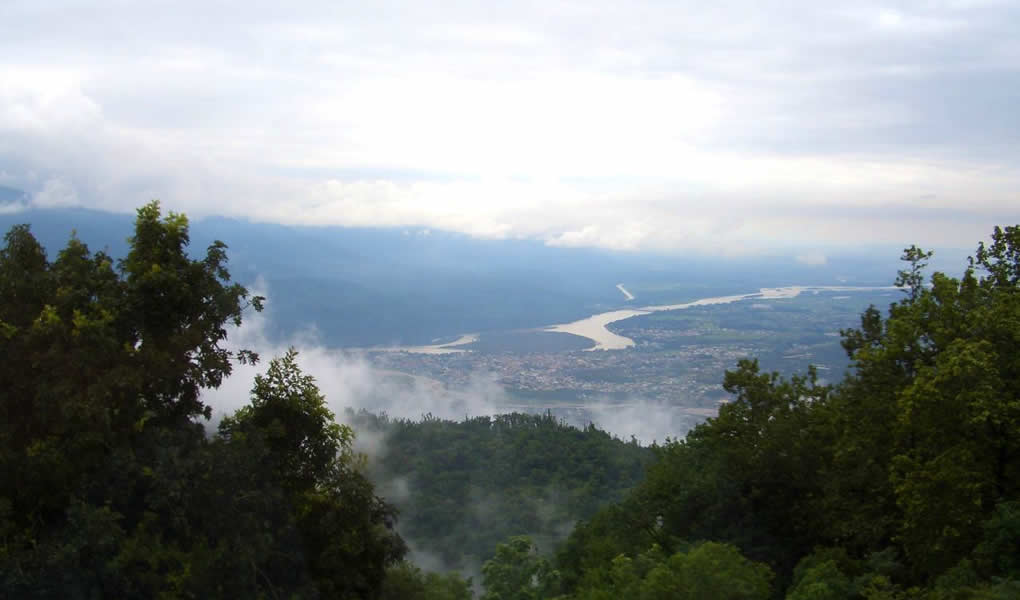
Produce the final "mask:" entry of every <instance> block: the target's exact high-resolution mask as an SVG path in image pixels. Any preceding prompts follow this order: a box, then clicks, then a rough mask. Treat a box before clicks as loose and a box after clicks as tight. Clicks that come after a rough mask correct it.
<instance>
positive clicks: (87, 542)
mask: <svg viewBox="0 0 1020 600" xmlns="http://www.w3.org/2000/svg"><path fill="white" fill-rule="evenodd" d="M5 241H6V245H5V247H4V248H2V249H0V275H2V278H0V351H2V352H3V355H4V357H5V360H4V361H3V362H2V363H0V472H2V473H3V477H2V478H0V589H3V590H4V592H5V593H6V594H8V595H10V596H12V597H29V596H31V597H55V598H87V597H100V596H110V597H123V598H153V597H210V598H215V597H222V598H237V597H293V598H318V597H332V598H364V597H375V596H377V595H378V593H379V590H380V586H381V582H382V579H383V577H384V574H385V570H386V568H387V566H388V565H390V564H392V563H393V562H395V561H396V560H399V558H400V557H401V556H402V555H403V553H404V551H405V550H404V545H403V542H402V541H401V540H400V538H399V536H397V535H396V534H395V533H394V531H393V521H394V511H393V509H391V508H390V507H389V506H388V505H387V504H385V503H384V502H383V501H382V500H381V499H379V498H378V497H377V496H376V495H375V493H374V489H373V488H372V485H371V483H370V482H369V481H368V480H367V479H366V478H365V477H364V475H363V474H362V473H361V472H360V471H359V470H358V462H357V460H356V457H355V455H354V453H353V452H352V450H351V446H350V444H351V440H352V435H353V434H352V433H351V431H350V430H349V429H346V428H344V427H341V426H339V425H337V424H336V423H335V422H334V421H333V415H332V413H331V412H330V411H329V410H328V408H326V405H325V402H324V399H323V397H322V395H321V393H320V392H319V390H318V388H317V387H316V386H315V384H314V380H313V379H312V378H311V377H309V376H306V375H304V374H302V373H301V371H300V369H299V368H298V366H297V363H296V353H294V352H290V353H288V354H287V355H286V356H285V357H283V358H281V359H277V360H274V361H273V362H272V363H271V364H270V367H269V370H268V372H267V373H266V374H265V375H260V376H259V377H258V379H257V381H256V385H255V387H254V389H253V393H252V402H253V404H252V406H249V407H246V408H244V409H242V410H241V411H239V412H238V414H236V415H234V416H233V417H232V418H230V419H227V420H226V421H225V426H224V429H223V434H222V435H219V436H215V437H209V436H207V435H206V432H205V429H204V427H203V425H202V424H201V423H200V422H199V421H198V420H199V419H201V418H203V417H208V416H209V413H210V410H209V407H207V406H205V405H204V404H203V403H202V401H201V396H200V392H201V390H202V389H203V388H210V387H216V386H218V385H219V384H220V383H221V382H222V381H223V379H224V378H225V377H227V376H229V374H230V372H231V364H232V361H234V360H240V361H242V362H254V361H256V360H257V358H258V357H257V356H256V355H255V354H254V353H252V352H249V351H244V350H242V351H239V352H232V351H230V350H227V349H226V348H225V347H224V345H223V342H224V341H225V339H226V335H227V325H228V324H231V323H232V324H235V325H239V324H240V322H241V317H242V314H243V312H244V311H245V310H246V309H247V308H249V307H250V308H253V309H255V310H261V308H262V298H260V297H250V296H249V295H248V292H247V290H245V289H244V288H243V287H242V286H240V285H238V284H235V283H231V282H230V277H229V273H228V272H227V269H226V263H227V258H226V252H225V249H226V246H225V245H224V244H222V243H221V242H215V243H214V244H212V245H211V246H210V247H209V248H208V249H207V251H206V254H205V256H204V257H203V258H201V259H199V260H193V259H192V258H191V257H189V256H188V254H187V246H188V242H189V236H188V222H187V219H186V218H185V217H184V216H182V215H176V214H174V213H170V214H169V216H167V217H161V215H160V209H159V205H158V203H155V202H154V203H150V204H148V205H146V206H144V207H142V208H141V209H139V211H138V218H137V219H136V222H135V234H134V236H133V237H132V238H131V240H130V242H131V245H130V250H129V252H128V254H127V256H126V257H125V258H124V259H123V260H121V261H119V262H118V263H117V267H116V268H114V261H113V260H112V259H111V258H110V257H108V256H107V255H105V254H104V253H102V252H100V253H96V254H92V253H91V252H90V251H89V250H88V248H87V247H86V246H85V245H84V244H82V243H81V242H80V241H78V240H77V239H76V238H74V237H72V238H71V240H70V241H69V243H68V245H67V247H66V248H64V249H63V250H62V251H61V252H60V253H58V255H57V257H56V259H55V260H54V261H52V262H50V261H49V260H48V259H47V257H46V253H45V251H44V249H43V248H42V247H41V246H40V245H39V244H38V242H37V241H36V240H35V239H34V237H32V235H31V232H30V231H29V229H28V227H27V226H18V227H15V228H13V229H12V230H11V231H10V232H9V233H8V234H7V236H6V237H5Z"/></svg>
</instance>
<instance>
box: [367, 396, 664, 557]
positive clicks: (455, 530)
mask: <svg viewBox="0 0 1020 600" xmlns="http://www.w3.org/2000/svg"><path fill="white" fill-rule="evenodd" d="M348 420H349V421H350V422H351V423H352V425H353V427H354V429H355V431H356V432H358V433H359V434H360V433H362V432H363V433H365V434H371V435H382V436H383V442H384V450H383V452H382V453H381V454H380V456H378V457H377V458H376V459H375V460H374V461H372V462H371V463H370V468H369V470H368V474H369V476H370V478H372V479H373V480H374V481H376V482H377V483H378V484H379V485H380V486H381V487H380V490H381V492H382V493H383V494H385V495H387V497H388V498H389V499H390V500H391V501H392V502H393V504H394V506H395V507H397V509H398V510H399V512H400V531H401V534H402V535H404V536H405V537H406V538H407V540H408V541H409V542H411V543H413V544H414V546H415V548H416V549H417V550H419V551H422V552H425V553H428V554H430V555H432V556H433V557H434V558H438V559H439V561H440V563H441V564H442V565H443V566H445V567H446V568H451V569H458V570H465V569H467V570H476V569H477V568H478V567H479V566H481V564H482V561H484V560H485V559H487V558H489V557H490V556H491V555H492V553H493V551H494V549H495V547H496V545H497V544H498V543H499V542H501V541H504V540H505V539H507V538H509V537H511V536H516V535H524V534H527V535H529V536H531V538H532V539H534V540H535V541H536V542H537V543H539V545H540V547H542V548H543V549H545V550H551V549H552V548H553V547H554V545H555V543H557V542H559V541H560V540H561V539H562V538H564V537H566V535H567V534H568V533H569V532H570V530H571V529H572V528H573V526H574V522H575V521H577V520H578V519H585V518H588V517H590V516H592V515H594V514H595V512H597V511H598V509H599V508H602V507H603V506H605V505H608V504H610V503H612V502H615V501H618V500H620V499H622V497H623V495H624V493H625V492H627V491H628V490H630V488H632V487H634V486H635V485H636V484H637V483H638V482H639V481H640V480H641V478H642V477H643V475H644V471H645V467H646V466H647V465H648V464H650V463H651V461H652V459H653V450H652V449H650V448H648V447H644V446H640V445H639V444H638V443H637V442H635V441H631V442H623V441H621V440H619V439H616V438H614V437H612V436H610V435H609V434H608V433H606V432H605V431H602V430H600V429H598V428H597V427H595V426H593V425H592V426H589V427H587V428H586V429H583V430H581V429H577V428H575V427H571V426H569V425H566V424H564V423H562V422H560V421H557V420H556V419H555V418H554V417H552V416H551V415H549V414H546V415H529V414H521V413H513V414H506V415H498V416H495V417H474V418H465V419H464V420H463V421H460V422H454V421H447V420H443V419H437V418H434V417H431V416H426V417H425V418H424V419H422V420H421V421H418V422H415V421H409V420H405V419H390V418H387V417H386V416H385V415H383V416H376V415H372V414H368V413H365V412H362V413H359V414H353V413H351V414H349V415H348Z"/></svg>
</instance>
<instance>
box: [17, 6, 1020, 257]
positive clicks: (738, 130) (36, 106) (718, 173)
mask: <svg viewBox="0 0 1020 600" xmlns="http://www.w3.org/2000/svg"><path fill="white" fill-rule="evenodd" d="M0 23H3V24H4V25H3V31H4V33H3V35H2V36H0V185H2V186H7V187H13V188H18V189H21V190H25V191H26V192H27V194H28V196H27V200H26V201H24V202H22V203H21V204H14V205H8V206H6V207H3V210H7V211H12V210H19V209H23V208H26V207H29V206H32V207H55V206H85V207H91V208H98V209H104V210H115V211H130V210H133V209H134V208H135V207H137V206H139V205H141V204H143V203H144V202H146V201H148V200H149V199H152V198H158V199H160V200H161V201H162V202H163V204H164V206H166V207H168V208H170V209H173V210H177V211H183V212H186V213H188V214H189V215H190V216H193V217H202V216H207V215H226V216H236V217H247V218H251V219H253V220H258V221H268V222H279V223H291V224H331V225H345V226H398V227H405V226H416V227H425V228H435V229H443V230H450V231H457V232H462V233H467V234H470V235H473V236H479V237H485V238H497V239H498V238H533V239H537V240H542V241H544V242H545V243H547V244H550V245H558V246H590V247H603V248H610V249H617V250H656V251H661V250H672V251H687V250H700V251H707V252H719V253H726V254H729V253H741V252H744V251H751V252H754V251H758V250H761V249H765V248H770V247H777V246H784V247H786V246H796V247H798V248H802V251H800V253H799V254H798V256H801V257H806V259H807V260H815V259H814V258H812V257H817V256H824V250H825V248H830V247H853V246H855V245H868V244H875V245H879V244H894V245H899V246H900V247H902V245H905V244H907V243H919V244H921V245H925V246H931V247H962V248H973V246H974V244H975V241H976V240H978V239H981V238H983V237H985V236H986V235H987V234H988V233H989V232H990V230H991V227H992V226H993V225H996V224H1003V225H1005V224H1013V223H1016V222H1018V221H1020V217H1018V215H1020V210H1018V209H1020V160H1018V159H1020V111H1018V110H1017V107H1018V106H1020V36H1018V35H1016V31H1018V30H1020V3H1017V2H1010V1H1004V2H997V1H982V0H955V1H926V2H871V1H869V0H858V1H854V2H817V1H804V2H801V1H786V2H780V1H776V2H759V1H752V0H731V1H727V0H720V1H716V2H684V1H678V0H673V1H668V2H665V1H664V2H657V1H638V0H634V1H628V2H620V1H616V2H600V1H599V0H583V1H578V2H573V1H560V0H541V1H537V2H527V1H520V2H482V1H473V2H456V1H450V2H441V3H425V2H407V3H405V2H390V1H386V0H379V1H374V2H342V1H337V0H330V1H325V2H288V3H281V2H260V1H256V0H245V1H244V2H217V1H212V0H201V1H195V0H173V1H152V2H133V1H112V0H110V1H94V0H91V1H87V2H85V1H72V0H47V1H46V2H39V1H38V0H29V1H22V0H4V1H3V2H0ZM822 260H824V259H822Z"/></svg>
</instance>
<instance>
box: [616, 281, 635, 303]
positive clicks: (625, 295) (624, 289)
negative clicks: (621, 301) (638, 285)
mask: <svg viewBox="0 0 1020 600" xmlns="http://www.w3.org/2000/svg"><path fill="white" fill-rule="evenodd" d="M616 289H618V290H620V291H621V292H623V295H624V297H625V298H627V300H633V299H634V294H631V293H630V292H628V291H627V288H625V287H623V284H622V283H618V284H616Z"/></svg>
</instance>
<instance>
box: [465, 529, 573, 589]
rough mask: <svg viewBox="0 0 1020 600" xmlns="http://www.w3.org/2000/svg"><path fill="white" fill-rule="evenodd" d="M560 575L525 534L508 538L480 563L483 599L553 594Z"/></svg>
mask: <svg viewBox="0 0 1020 600" xmlns="http://www.w3.org/2000/svg"><path fill="white" fill-rule="evenodd" d="M558 579H559V574H558V573H557V572H556V571H554V570H553V569H552V567H551V566H550V565H549V563H548V561H546V559H545V558H543V557H542V556H540V555H539V554H538V552H537V551H536V549H535V546H534V544H532V542H531V540H530V539H529V538H528V537H527V536H516V537H513V538H510V540H509V541H507V543H505V544H499V545H498V546H496V553H495V555H493V557H492V558H490V559H489V560H487V561H485V564H484V565H482V584H483V585H484V586H485V594H483V595H482V600H537V599H538V598H546V597H548V596H550V595H551V594H552V592H553V591H554V590H555V589H556V587H557V585H558V583H559V582H558Z"/></svg>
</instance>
